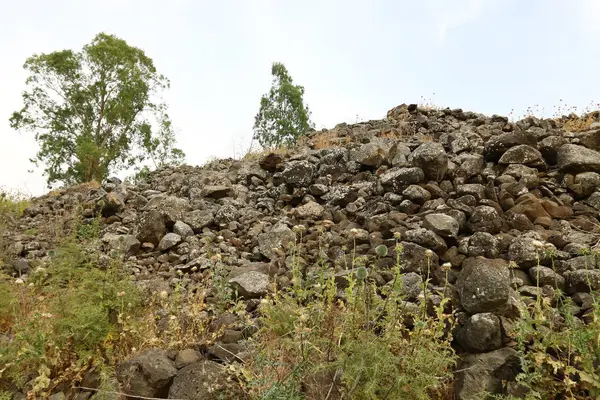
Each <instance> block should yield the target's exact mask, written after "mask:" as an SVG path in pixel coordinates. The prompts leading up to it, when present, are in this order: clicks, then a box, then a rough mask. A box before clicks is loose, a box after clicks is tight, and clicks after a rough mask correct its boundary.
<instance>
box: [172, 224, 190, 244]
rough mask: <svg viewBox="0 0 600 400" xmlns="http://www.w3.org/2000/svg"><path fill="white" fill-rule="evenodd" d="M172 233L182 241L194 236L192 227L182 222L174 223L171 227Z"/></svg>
mask: <svg viewBox="0 0 600 400" xmlns="http://www.w3.org/2000/svg"><path fill="white" fill-rule="evenodd" d="M173 233H176V234H178V235H179V236H181V239H182V240H185V238H187V237H190V236H194V230H193V229H192V227H191V226H189V225H188V224H186V223H185V222H183V221H177V222H175V225H173Z"/></svg>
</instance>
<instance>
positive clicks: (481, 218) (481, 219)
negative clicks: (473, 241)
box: [467, 206, 502, 234]
mask: <svg viewBox="0 0 600 400" xmlns="http://www.w3.org/2000/svg"><path fill="white" fill-rule="evenodd" d="M467 227H468V228H469V229H470V230H471V232H487V233H491V234H496V233H499V232H500V231H501V230H502V217H501V216H500V214H498V211H497V210H496V209H495V208H494V207H491V206H477V207H475V210H474V211H473V214H472V215H471V218H469V221H468V222H467Z"/></svg>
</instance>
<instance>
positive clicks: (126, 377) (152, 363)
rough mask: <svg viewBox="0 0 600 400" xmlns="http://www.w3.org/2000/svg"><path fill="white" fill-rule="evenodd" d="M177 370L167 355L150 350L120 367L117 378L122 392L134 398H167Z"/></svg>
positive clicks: (117, 370) (157, 350)
mask: <svg viewBox="0 0 600 400" xmlns="http://www.w3.org/2000/svg"><path fill="white" fill-rule="evenodd" d="M176 374H177V368H175V364H174V363H173V361H171V359H169V357H167V353H166V352H165V351H163V350H159V349H150V350H147V351H145V352H144V353H142V354H140V355H138V356H136V357H134V358H131V359H129V360H127V361H125V362H123V363H121V364H119V365H118V367H117V369H116V377H117V380H118V381H119V383H120V384H121V391H123V392H124V393H126V394H130V395H134V396H145V397H161V398H165V397H166V396H167V393H168V390H169V385H170V384H171V382H172V381H173V377H175V375H176Z"/></svg>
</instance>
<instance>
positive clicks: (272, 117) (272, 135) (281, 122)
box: [254, 62, 314, 147]
mask: <svg viewBox="0 0 600 400" xmlns="http://www.w3.org/2000/svg"><path fill="white" fill-rule="evenodd" d="M271 75H272V76H273V81H272V86H271V90H270V91H269V93H268V94H265V95H263V96H262V98H261V100H260V109H259V111H258V114H257V115H256V116H255V122H254V138H255V139H257V140H258V142H259V143H260V144H261V146H266V147H268V146H275V147H279V146H281V145H283V144H293V143H296V141H297V140H298V138H299V137H300V136H302V135H304V134H306V132H307V131H308V130H310V129H311V128H313V127H314V124H313V123H312V122H311V121H310V115H311V112H310V110H309V109H308V106H305V105H304V100H303V96H304V87H303V86H300V85H294V83H293V80H292V77H291V76H290V74H289V73H288V70H287V69H286V67H285V66H284V65H283V64H282V63H278V62H276V63H273V65H272V67H271Z"/></svg>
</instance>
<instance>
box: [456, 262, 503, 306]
mask: <svg viewBox="0 0 600 400" xmlns="http://www.w3.org/2000/svg"><path fill="white" fill-rule="evenodd" d="M456 289H457V290H458V294H459V297H460V301H461V305H462V306H463V308H464V309H465V310H466V311H467V312H468V313H471V314H475V313H485V312H493V311H496V310H501V309H502V307H504V306H505V305H506V303H507V301H508V297H509V291H510V279H509V270H508V263H507V262H506V261H505V260H502V259H491V260H489V259H485V258H468V259H466V260H465V261H463V264H462V270H461V271H460V273H459V275H458V279H457V281H456Z"/></svg>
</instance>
